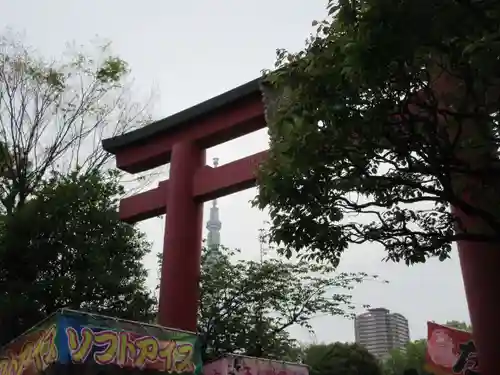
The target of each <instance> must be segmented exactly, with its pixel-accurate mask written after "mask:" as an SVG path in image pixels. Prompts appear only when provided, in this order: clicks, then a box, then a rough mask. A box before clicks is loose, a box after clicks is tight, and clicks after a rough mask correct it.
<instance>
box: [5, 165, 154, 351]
mask: <svg viewBox="0 0 500 375" xmlns="http://www.w3.org/2000/svg"><path fill="white" fill-rule="evenodd" d="M122 193H123V191H122V188H121V187H120V185H119V183H118V178H117V173H115V172H106V173H104V172H103V173H100V172H97V171H93V172H90V171H89V172H87V173H86V174H85V175H81V174H80V173H78V172H74V173H71V174H69V175H58V174H54V175H53V176H52V177H51V178H49V179H48V180H46V181H44V182H43V185H42V186H40V189H38V191H37V192H36V193H34V194H33V195H32V196H31V197H30V198H29V199H28V200H27V201H26V202H25V204H24V205H23V206H22V207H19V208H17V209H16V211H15V212H13V213H12V214H10V215H4V216H2V217H0V290H2V293H1V294H0V304H1V306H2V309H0V344H3V343H5V342H8V341H10V340H11V339H12V338H14V337H16V336H18V335H20V334H21V333H22V332H23V331H25V330H26V329H28V328H30V327H31V326H33V325H34V324H36V323H38V322H39V321H40V320H42V319H44V318H45V317H47V316H48V315H49V314H51V313H53V312H54V311H55V310H56V309H58V308H61V307H69V308H73V309H82V310H87V311H92V312H97V313H102V314H107V315H112V316H117V317H123V318H129V319H135V320H146V321H150V320H151V317H152V315H151V314H152V309H153V308H154V305H155V300H154V298H153V297H152V295H151V293H150V291H149V290H148V289H147V287H146V276H147V270H146V269H145V268H144V266H143V264H142V258H143V257H144V255H146V254H147V253H148V252H149V251H150V249H151V247H150V244H149V243H148V242H147V241H146V239H145V237H144V235H143V234H142V233H140V232H139V231H138V230H137V229H135V228H134V227H133V226H130V225H128V224H126V223H124V222H122V221H120V220H119V218H118V214H117V203H118V199H119V196H120V195H121V194H122Z"/></svg>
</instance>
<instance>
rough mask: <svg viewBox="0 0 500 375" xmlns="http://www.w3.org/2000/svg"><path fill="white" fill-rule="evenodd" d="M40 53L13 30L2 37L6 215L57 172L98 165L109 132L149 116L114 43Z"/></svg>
mask: <svg viewBox="0 0 500 375" xmlns="http://www.w3.org/2000/svg"><path fill="white" fill-rule="evenodd" d="M92 47H94V48H90V49H87V48H84V47H82V48H79V49H76V48H71V49H68V51H66V52H67V53H65V54H64V55H63V56H62V57H61V58H59V59H57V60H54V61H52V60H47V59H45V58H43V57H42V56H39V55H38V54H37V53H36V52H35V51H33V50H32V49H31V48H29V46H26V45H25V44H23V43H22V40H20V39H19V38H17V36H16V35H14V34H6V35H4V36H1V37H0V51H1V52H0V176H1V177H2V178H0V213H7V214H10V213H13V212H14V211H15V209H16V208H17V207H18V206H22V205H23V204H24V202H25V201H26V200H27V199H28V198H29V196H30V195H31V194H32V193H34V192H35V191H37V190H38V189H40V188H42V187H43V186H44V180H45V179H47V178H50V175H51V173H52V172H53V171H56V172H59V173H69V172H72V171H75V170H78V172H79V173H81V174H84V173H86V172H87V171H91V170H95V169H100V168H102V167H104V166H106V165H107V163H108V161H109V160H110V158H111V156H112V155H110V154H108V153H106V152H105V151H104V150H103V149H102V146H101V140H102V139H103V138H106V137H111V136H114V135H119V134H122V133H124V132H127V131H129V130H131V129H133V128H135V127H137V126H140V125H141V124H143V123H144V121H146V120H148V119H149V116H148V115H147V112H146V111H145V109H146V108H145V106H142V105H139V104H138V103H136V102H134V101H132V99H131V96H130V92H129V89H130V84H129V83H128V80H127V75H128V72H129V69H128V66H127V64H126V62H125V61H123V60H122V59H120V58H119V57H117V56H115V55H113V54H112V51H111V46H110V44H109V43H104V44H102V45H99V44H98V45H95V46H92Z"/></svg>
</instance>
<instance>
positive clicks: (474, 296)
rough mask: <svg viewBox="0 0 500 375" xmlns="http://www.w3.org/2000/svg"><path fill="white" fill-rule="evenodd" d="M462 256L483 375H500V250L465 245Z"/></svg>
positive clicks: (471, 222) (467, 221)
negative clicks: (499, 343) (499, 341)
mask: <svg viewBox="0 0 500 375" xmlns="http://www.w3.org/2000/svg"><path fill="white" fill-rule="evenodd" d="M455 213H456V215H457V216H458V217H459V218H460V219H461V220H462V222H463V223H464V224H465V225H466V226H467V227H468V228H474V227H475V228H477V223H475V222H474V220H473V219H472V218H470V217H468V216H467V215H465V214H464V213H463V212H460V211H458V210H455ZM499 214H500V213H499ZM458 254H459V257H460V266H461V268H462V277H463V280H464V286H465V293H466V296H467V304H468V307H469V314H470V319H471V323H472V328H473V338H474V341H475V344H476V347H477V350H478V354H479V366H480V370H481V375H497V374H498V373H500V369H499V367H500V346H499V345H498V339H499V338H500V324H498V319H499V317H500V299H499V293H498V288H499V287H500V272H499V269H498V266H499V265H500V248H499V247H498V246H497V245H492V244H482V243H479V242H469V241H461V242H459V243H458Z"/></svg>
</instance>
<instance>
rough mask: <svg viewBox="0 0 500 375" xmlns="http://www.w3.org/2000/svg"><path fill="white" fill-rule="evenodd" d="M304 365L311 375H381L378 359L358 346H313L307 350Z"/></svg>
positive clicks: (338, 344)
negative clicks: (307, 367)
mask: <svg viewBox="0 0 500 375" xmlns="http://www.w3.org/2000/svg"><path fill="white" fill-rule="evenodd" d="M304 363H305V364H306V365H308V366H309V372H310V374H311V375H351V374H363V375H381V369H380V366H379V363H378V361H377V359H376V358H375V357H374V356H373V355H371V354H370V353H369V352H368V351H367V350H366V349H364V348H363V347H360V346H358V345H357V344H343V343H340V342H337V343H333V344H328V345H325V344H321V345H311V346H309V347H307V348H306V349H305V357H304Z"/></svg>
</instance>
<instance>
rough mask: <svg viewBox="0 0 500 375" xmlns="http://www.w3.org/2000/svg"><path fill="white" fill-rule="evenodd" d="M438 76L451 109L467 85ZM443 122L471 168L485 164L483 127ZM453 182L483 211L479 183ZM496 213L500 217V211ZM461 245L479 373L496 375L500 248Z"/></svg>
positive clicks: (469, 221)
mask: <svg viewBox="0 0 500 375" xmlns="http://www.w3.org/2000/svg"><path fill="white" fill-rule="evenodd" d="M437 73H438V74H436V79H435V80H434V81H433V86H434V89H435V94H436V97H437V98H438V100H439V102H440V106H441V107H442V108H443V109H446V110H451V111H453V103H454V100H456V98H461V97H462V95H464V92H463V83H462V82H461V81H460V80H459V79H457V78H456V77H455V76H453V75H451V74H449V73H448V71H446V70H442V69H441V68H438V69H437ZM442 121H443V126H445V127H447V130H448V133H449V135H450V138H451V139H455V138H456V137H460V138H459V141H463V145H464V146H463V147H462V148H459V149H457V154H456V156H457V157H458V158H460V159H462V160H463V161H465V162H466V163H468V164H469V165H470V166H476V167H478V166H481V164H482V163H484V156H485V155H487V154H491V153H492V152H495V150H494V149H492V147H491V145H490V144H489V140H488V139H486V138H485V137H484V136H483V135H481V134H480V133H478V131H479V126H478V124H477V123H475V122H474V121H473V120H466V121H464V122H463V123H462V125H461V128H460V131H458V130H457V128H456V125H455V124H454V123H453V122H447V121H446V120H445V119H444V118H443V119H442ZM471 139H478V140H480V141H481V142H482V143H483V147H477V146H476V145H475V143H474V142H472V143H471V144H472V147H470V148H466V147H465V145H467V141H468V140H471ZM480 144H481V143H480ZM454 179H455V181H454V182H455V184H456V185H457V188H458V189H460V190H458V191H457V192H459V193H460V194H462V197H463V199H464V200H465V201H468V202H469V204H470V205H471V206H479V207H481V206H483V207H484V202H481V201H479V200H480V199H483V197H479V194H478V191H480V189H481V181H475V180H474V179H473V178H471V177H465V176H461V175H459V174H457V175H456V176H455V177H454ZM468 190H470V191H468ZM485 194H486V196H488V194H490V193H489V192H488V191H485ZM486 209H488V208H487V207H486ZM452 212H453V213H454V214H455V215H456V216H457V217H458V218H459V219H460V221H461V223H462V226H463V227H464V228H465V229H466V230H467V232H469V233H477V234H490V233H491V229H490V228H489V226H488V225H487V224H486V223H485V222H484V221H483V220H481V219H480V218H478V217H473V216H469V215H467V214H466V213H464V212H463V211H461V210H460V209H458V208H457V207H453V208H452ZM496 214H497V215H500V212H498V213H496ZM457 247H458V254H459V258H460V266H461V269H462V278H463V281H464V287H465V294H466V297H467V306H468V308H469V315H470V319H471V323H472V329H473V335H472V336H473V338H474V342H475V344H476V349H477V351H478V355H479V366H480V371H481V375H497V374H498V373H500V371H499V363H500V362H499V360H500V346H499V345H498V339H499V338H500V324H498V319H499V317H500V301H499V298H498V291H497V288H498V287H500V273H499V272H498V266H499V265H500V248H499V246H498V245H495V244H491V243H481V242H478V241H474V242H472V241H460V242H458V243H457Z"/></svg>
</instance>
